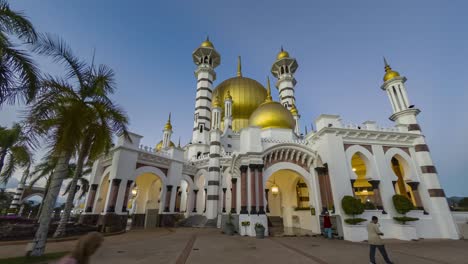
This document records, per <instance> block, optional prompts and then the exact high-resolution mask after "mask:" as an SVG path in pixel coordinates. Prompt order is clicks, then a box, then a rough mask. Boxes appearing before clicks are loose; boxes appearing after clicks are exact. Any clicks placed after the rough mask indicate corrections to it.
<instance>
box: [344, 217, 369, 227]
mask: <svg viewBox="0 0 468 264" xmlns="http://www.w3.org/2000/svg"><path fill="white" fill-rule="evenodd" d="M344 221H345V223H347V224H349V225H357V224H359V223H361V222H365V221H367V219H364V218H347V219H345V220H344Z"/></svg>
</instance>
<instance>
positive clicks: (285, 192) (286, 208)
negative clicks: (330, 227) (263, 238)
mask: <svg viewBox="0 0 468 264" xmlns="http://www.w3.org/2000/svg"><path fill="white" fill-rule="evenodd" d="M266 177H268V178H267V179H266V182H265V192H266V195H267V202H268V203H267V216H268V220H269V221H268V224H269V230H270V234H271V235H282V234H284V235H306V234H308V235H310V234H312V233H316V232H319V231H318V230H320V227H319V222H318V218H317V216H316V215H313V213H312V211H313V210H314V209H312V208H315V197H313V196H312V193H313V191H312V189H311V188H310V187H311V186H310V184H309V183H308V180H307V179H306V177H304V176H303V175H301V174H300V173H299V172H298V171H296V170H293V169H278V170H275V171H274V172H273V173H271V174H270V175H269V176H268V175H266Z"/></svg>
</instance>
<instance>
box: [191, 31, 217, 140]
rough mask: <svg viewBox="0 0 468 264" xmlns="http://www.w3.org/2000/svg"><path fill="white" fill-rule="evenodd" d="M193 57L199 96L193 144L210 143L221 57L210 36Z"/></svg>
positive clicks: (194, 122)
mask: <svg viewBox="0 0 468 264" xmlns="http://www.w3.org/2000/svg"><path fill="white" fill-rule="evenodd" d="M192 57H193V62H194V63H195V65H197V69H196V70H195V76H196V77H197V96H196V101H195V116H194V121H193V134H192V144H208V140H209V136H208V134H209V131H210V129H211V95H212V89H213V81H214V80H215V79H216V72H215V71H214V69H215V68H216V67H217V66H218V65H219V64H220V62H221V57H220V55H219V53H218V52H217V51H216V50H215V48H214V46H213V43H211V41H210V40H209V39H208V38H206V40H205V41H204V42H202V44H201V45H200V47H198V48H197V49H196V50H195V51H194V52H193V54H192Z"/></svg>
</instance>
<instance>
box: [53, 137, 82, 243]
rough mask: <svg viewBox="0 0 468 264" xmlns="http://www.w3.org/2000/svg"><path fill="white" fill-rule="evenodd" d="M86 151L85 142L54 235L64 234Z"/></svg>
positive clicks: (61, 235)
mask: <svg viewBox="0 0 468 264" xmlns="http://www.w3.org/2000/svg"><path fill="white" fill-rule="evenodd" d="M87 153H88V147H87V144H84V145H83V147H82V148H81V150H80V154H79V155H78V160H77V161H76V169H75V174H74V175H73V179H72V181H71V184H70V189H69V190H68V196H67V201H66V203H65V208H64V209H63V214H62V217H61V218H60V222H59V225H58V226H57V230H55V233H54V237H63V236H65V231H66V227H67V222H68V219H69V218H70V214H71V210H72V209H73V200H74V199H75V195H76V185H77V183H78V178H80V177H81V174H82V172H83V165H84V161H85V158H86V156H87Z"/></svg>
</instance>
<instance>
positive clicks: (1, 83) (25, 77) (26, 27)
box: [0, 0, 39, 106]
mask: <svg viewBox="0 0 468 264" xmlns="http://www.w3.org/2000/svg"><path fill="white" fill-rule="evenodd" d="M10 36H12V37H14V38H16V39H18V40H20V41H22V42H23V43H33V42H34V41H36V39H37V34H36V31H35V30H34V27H33V26H32V24H31V22H30V21H29V20H28V19H27V18H26V17H25V16H24V14H23V13H21V12H18V11H14V10H11V9H10V6H9V5H8V2H7V1H5V0H0V106H1V105H3V104H4V103H5V102H9V103H14V102H16V101H18V99H22V100H23V101H25V102H26V103H30V102H31V100H32V99H34V97H35V95H36V93H37V91H38V89H39V71H38V69H37V67H36V65H35V64H34V63H33V61H32V60H31V57H30V56H29V55H28V54H27V53H26V51H25V50H22V49H20V48H18V46H17V45H15V44H14V43H12V42H11V41H10Z"/></svg>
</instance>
